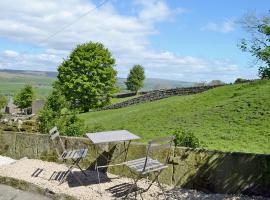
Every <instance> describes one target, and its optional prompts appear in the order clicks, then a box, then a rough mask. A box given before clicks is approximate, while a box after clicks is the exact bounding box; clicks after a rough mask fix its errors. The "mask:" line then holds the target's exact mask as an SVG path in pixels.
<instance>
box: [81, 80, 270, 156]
mask: <svg viewBox="0 0 270 200" xmlns="http://www.w3.org/2000/svg"><path fill="white" fill-rule="evenodd" d="M80 117H81V118H82V119H84V120H85V123H86V125H87V126H88V131H89V132H92V131H97V130H98V131H99V130H116V129H127V130H129V131H131V132H133V133H135V134H138V135H139V136H141V137H142V141H144V142H145V141H147V140H149V139H151V138H154V137H157V136H162V135H166V134H168V133H169V132H170V131H171V130H174V129H175V128H177V127H183V128H185V129H189V130H191V131H192V132H194V134H195V135H196V136H197V137H198V138H199V140H200V142H201V146H202V147H205V148H208V149H216V150H223V151H242V152H255V153H270V81H257V82H253V83H246V84H238V85H227V86H223V87H219V88H216V89H212V90H209V91H207V92H204V93H201V94H196V95H190V96H177V97H170V98H167V99H163V100H159V101H155V102H150V103H144V104H139V105H134V106H130V107H126V108H121V109H117V110H106V111H98V112H89V113H84V114H81V115H80Z"/></svg>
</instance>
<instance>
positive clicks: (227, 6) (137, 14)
mask: <svg viewBox="0 0 270 200" xmlns="http://www.w3.org/2000/svg"><path fill="white" fill-rule="evenodd" d="M103 1H104V0H27V1H26V0H9V1H0V69H21V70H38V71H56V70H57V67H58V66H59V65H60V64H61V62H62V61H63V59H66V58H67V57H68V55H69V54H70V52H71V51H72V49H74V48H75V47H76V45H78V44H80V43H85V42H89V41H94V42H101V43H103V44H104V45H105V47H106V48H108V49H109V50H110V51H111V52H112V55H113V57H114V58H115V60H116V66H115V68H116V69H117V71H118V77H126V76H127V74H128V72H129V70H130V68H131V67H132V66H133V65H135V64H141V65H142V66H143V67H144V68H145V73H146V77H149V78H150V77H151V78H162V79H172V80H181V81H197V82H198V81H210V80H217V79H218V80H222V81H224V82H232V81H234V80H235V79H236V78H238V77H241V78H248V79H254V78H257V69H258V66H255V65H254V63H253V62H252V60H253V59H252V57H251V55H249V54H247V53H244V52H242V51H241V50H239V48H238V47H237V44H238V43H239V42H240V40H241V38H243V37H246V36H247V33H246V32H245V31H244V30H243V29H242V27H241V25H240V24H239V20H240V19H241V18H242V17H243V16H244V15H245V14H247V13H250V12H252V13H257V14H258V15H260V14H265V13H267V11H268V9H269V8H270V1H269V0H222V1H221V0H219V1H217V0H204V1H202V0H147V1H146V0H129V1H127V0H109V1H107V2H106V3H105V4H103V5H102V6H101V7H98V8H96V6H97V5H99V4H101V3H102V2H103ZM86 13H88V14H87V15H85V14H86ZM82 16H83V17H82ZM74 22H75V23H74ZM71 23H73V24H72V25H71V26H69V27H67V28H64V27H66V26H67V25H69V24H71ZM63 28H64V29H63ZM56 32H58V33H57V34H56V35H54V36H53V37H50V38H49V39H47V38H48V37H49V36H51V35H52V34H54V33H56Z"/></svg>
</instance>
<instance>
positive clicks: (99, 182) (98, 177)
mask: <svg viewBox="0 0 270 200" xmlns="http://www.w3.org/2000/svg"><path fill="white" fill-rule="evenodd" d="M96 170H97V175H98V184H100V175H99V171H98V167H97V169H96Z"/></svg>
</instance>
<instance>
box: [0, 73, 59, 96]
mask: <svg viewBox="0 0 270 200" xmlns="http://www.w3.org/2000/svg"><path fill="white" fill-rule="evenodd" d="M54 80H55V79H54V78H51V77H47V76H45V75H43V74H39V73H37V74H27V73H25V74H19V73H18V74H16V73H7V72H1V73H0V93H1V94H5V95H13V94H14V93H16V92H17V91H18V90H20V89H21V88H22V87H23V86H24V85H25V84H31V85H32V86H33V88H34V91H35V94H36V95H37V97H42V96H47V95H48V94H49V93H50V92H51V85H52V83H53V81H54Z"/></svg>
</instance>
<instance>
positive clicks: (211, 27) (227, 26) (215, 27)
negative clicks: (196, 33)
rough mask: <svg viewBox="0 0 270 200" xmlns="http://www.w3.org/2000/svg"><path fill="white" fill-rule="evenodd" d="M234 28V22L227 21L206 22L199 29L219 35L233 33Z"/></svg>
mask: <svg viewBox="0 0 270 200" xmlns="http://www.w3.org/2000/svg"><path fill="white" fill-rule="evenodd" d="M234 28H235V24H234V21H232V20H227V21H224V22H222V23H215V22H208V23H207V24H206V25H205V26H203V27H202V28H201V30H202V31H215V32H220V33H230V32H233V31H234Z"/></svg>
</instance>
